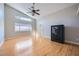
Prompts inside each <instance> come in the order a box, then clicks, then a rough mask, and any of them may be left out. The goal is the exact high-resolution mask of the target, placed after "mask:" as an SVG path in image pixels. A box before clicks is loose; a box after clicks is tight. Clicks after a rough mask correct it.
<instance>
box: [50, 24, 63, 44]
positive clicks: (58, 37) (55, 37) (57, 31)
mask: <svg viewBox="0 0 79 59" xmlns="http://www.w3.org/2000/svg"><path fill="white" fill-rule="evenodd" d="M51 40H52V41H55V42H59V43H64V25H52V26H51Z"/></svg>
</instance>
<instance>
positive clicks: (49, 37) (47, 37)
mask: <svg viewBox="0 0 79 59" xmlns="http://www.w3.org/2000/svg"><path fill="white" fill-rule="evenodd" d="M44 37H45V38H48V39H50V40H51V38H50V37H48V36H44ZM65 42H66V43H72V44H76V45H79V43H76V42H72V41H65Z"/></svg>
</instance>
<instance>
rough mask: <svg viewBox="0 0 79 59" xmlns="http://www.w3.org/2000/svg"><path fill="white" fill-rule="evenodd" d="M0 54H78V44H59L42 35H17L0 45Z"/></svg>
mask: <svg viewBox="0 0 79 59" xmlns="http://www.w3.org/2000/svg"><path fill="white" fill-rule="evenodd" d="M0 55H2V56H15V55H16V56H30V55H31V56H74V55H76V56H79V46H78V45H73V44H60V43H57V42H53V41H51V40H50V39H47V38H44V37H38V38H35V37H29V36H28V37H27V36H22V37H17V38H12V39H9V40H7V41H5V42H4V44H3V46H2V47H0Z"/></svg>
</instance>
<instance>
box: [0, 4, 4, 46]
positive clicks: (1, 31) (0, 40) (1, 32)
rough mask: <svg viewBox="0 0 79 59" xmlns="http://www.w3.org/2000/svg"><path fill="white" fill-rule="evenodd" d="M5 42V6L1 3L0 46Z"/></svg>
mask: <svg viewBox="0 0 79 59" xmlns="http://www.w3.org/2000/svg"><path fill="white" fill-rule="evenodd" d="M3 42H4V5H3V4H1V3H0V46H1V45H2V44H3Z"/></svg>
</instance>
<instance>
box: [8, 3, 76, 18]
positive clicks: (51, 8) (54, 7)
mask: <svg viewBox="0 0 79 59" xmlns="http://www.w3.org/2000/svg"><path fill="white" fill-rule="evenodd" d="M8 5H9V6H11V7H13V8H15V9H17V10H19V11H21V12H23V13H25V14H27V15H29V16H31V17H33V18H36V19H38V18H42V17H44V16H46V15H48V14H51V13H52V14H53V13H55V12H57V11H60V10H62V9H64V8H67V7H70V6H72V5H75V3H36V4H35V8H36V9H40V11H39V13H40V15H39V16H38V15H35V16H32V15H31V14H30V13H27V12H29V10H28V8H30V7H31V6H32V3H8Z"/></svg>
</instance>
